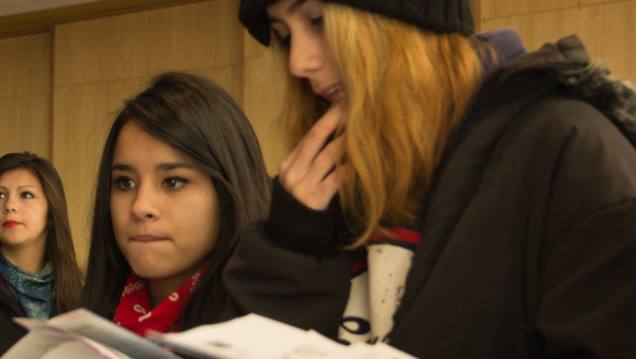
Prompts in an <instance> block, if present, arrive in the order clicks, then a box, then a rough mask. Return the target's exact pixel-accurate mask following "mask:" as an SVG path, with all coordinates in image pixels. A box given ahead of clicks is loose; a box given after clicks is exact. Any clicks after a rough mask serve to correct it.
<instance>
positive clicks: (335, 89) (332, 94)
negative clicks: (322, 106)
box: [322, 84, 342, 103]
mask: <svg viewBox="0 0 636 359" xmlns="http://www.w3.org/2000/svg"><path fill="white" fill-rule="evenodd" d="M341 89H342V85H341V84H338V85H335V86H332V87H330V88H328V89H327V90H326V91H324V92H323V93H322V96H323V97H324V98H326V99H327V100H328V101H329V102H330V103H335V102H339V101H340V100H341V97H342V93H341Z"/></svg>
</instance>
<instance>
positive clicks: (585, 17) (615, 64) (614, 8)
mask: <svg viewBox="0 0 636 359" xmlns="http://www.w3.org/2000/svg"><path fill="white" fill-rule="evenodd" d="M635 17H636V0H631V1H617V2H612V3H603V4H597V5H592V6H583V7H582V8H581V13H580V15H579V26H580V28H579V31H578V33H579V34H580V36H581V38H582V39H583V40H584V42H585V45H586V47H587V49H588V51H589V52H590V54H591V55H592V57H593V59H595V60H598V61H603V62H605V63H606V64H607V66H608V67H609V68H610V69H611V70H612V73H614V74H615V75H617V76H620V77H626V78H628V79H630V80H631V81H632V82H633V83H636V60H635V59H636V22H635V21H634V18H635Z"/></svg>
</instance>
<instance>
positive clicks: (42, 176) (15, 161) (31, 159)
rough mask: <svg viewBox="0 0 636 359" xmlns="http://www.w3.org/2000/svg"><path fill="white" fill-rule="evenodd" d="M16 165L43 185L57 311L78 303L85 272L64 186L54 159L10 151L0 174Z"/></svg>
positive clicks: (3, 161)
mask: <svg viewBox="0 0 636 359" xmlns="http://www.w3.org/2000/svg"><path fill="white" fill-rule="evenodd" d="M15 169H25V170H27V171H29V172H31V173H32V174H33V175H34V176H35V177H36V178H37V179H38V180H39V181H40V184H41V185H42V189H43V190H44V194H45V196H46V201H47V204H48V207H49V211H48V215H47V217H48V221H49V223H50V225H49V226H48V233H47V239H46V257H47V258H48V260H49V261H50V262H51V265H52V266H53V276H54V278H55V312H57V313H62V312H65V311H68V310H71V309H75V308H77V307H78V306H79V293H80V291H81V289H82V272H81V271H80V269H79V267H78V266H77V261H76V257H75V248H74V247H73V238H72V236H71V226H70V224H69V221H68V211H67V208H66V197H65V195H64V186H63V185H62V180H61V179H60V176H59V174H58V173H57V171H56V170H55V167H53V165H52V164H51V162H49V161H47V160H46V159H44V158H41V157H38V156H37V155H35V154H33V153H29V152H22V153H7V154H6V155H4V156H2V157H1V158H0V175H2V174H3V173H5V172H7V171H11V170H15Z"/></svg>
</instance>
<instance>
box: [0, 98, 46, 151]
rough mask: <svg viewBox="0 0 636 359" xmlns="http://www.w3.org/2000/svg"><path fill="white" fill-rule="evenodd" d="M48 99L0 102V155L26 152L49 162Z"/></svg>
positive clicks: (14, 99) (0, 100)
mask: <svg viewBox="0 0 636 359" xmlns="http://www.w3.org/2000/svg"><path fill="white" fill-rule="evenodd" d="M49 107H50V106H49V95H48V94H45V95H34V96H24V97H15V98H11V99H0V128H1V130H0V155H4V154H5V153H7V152H23V151H29V152H33V153H35V154H37V155H38V156H40V157H43V158H46V159H49V160H50V159H51V155H50V152H51V150H50V143H51V142H50V121H49Z"/></svg>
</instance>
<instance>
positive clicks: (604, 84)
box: [224, 37, 636, 359]
mask: <svg viewBox="0 0 636 359" xmlns="http://www.w3.org/2000/svg"><path fill="white" fill-rule="evenodd" d="M634 124H636V99H635V97H634V92H633V91H632V90H630V89H629V88H628V87H626V86H625V85H624V84H623V83H621V82H619V81H614V80H611V79H609V78H608V74H607V71H606V70H604V69H602V68H598V67H594V66H590V65H589V58H588V55H587V54H586V53H585V51H584V47H583V45H582V44H581V42H580V41H579V40H578V39H577V38H576V37H568V38H564V39H562V40H560V41H558V42H557V43H556V44H547V45H545V46H544V47H543V48H541V49H540V50H538V51H536V52H534V53H530V54H527V55H524V56H522V57H519V58H516V59H514V60H511V61H509V62H506V63H505V64H503V65H501V66H500V67H499V68H497V69H496V70H494V71H493V72H492V73H491V74H490V75H489V76H488V77H487V78H486V79H485V80H484V82H483V85H482V87H481V89H480V90H479V92H478V93H477V94H476V96H475V98H474V100H473V103H472V105H471V106H470V108H469V110H468V112H467V115H466V117H465V119H464V120H463V123H462V126H461V128H460V130H459V132H458V134H457V136H456V138H455V140H454V141H453V143H452V145H451V146H450V147H449V150H448V153H447V155H446V157H445V159H444V161H443V163H442V165H441V166H440V168H439V170H438V172H437V176H436V181H435V186H434V188H433V190H432V192H431V194H430V197H429V200H428V201H427V202H426V203H424V204H423V207H424V210H423V211H422V212H423V215H422V217H421V218H420V223H421V243H420V244H419V246H418V247H417V248H416V251H415V256H414V258H413V263H412V267H411V270H410V272H409V276H408V278H407V282H406V292H405V294H404V297H403V299H402V303H401V305H400V307H399V308H398V310H397V313H396V315H395V326H394V329H393V332H392V334H391V339H390V344H391V345H393V346H395V347H397V348H399V349H402V350H404V351H406V352H408V353H411V354H413V355H415V356H417V357H420V358H435V359H437V358H462V359H464V358H488V359H493V358H502V359H504V358H505V359H509V358H635V357H636V151H635V150H634V143H636V127H635V125H634ZM630 140H631V141H633V142H634V143H630ZM335 228H337V219H335V218H334V215H333V213H332V211H331V210H328V211H324V212H313V211H311V210H309V209H307V208H304V207H302V206H301V205H300V204H299V203H297V202H296V201H295V200H294V199H293V198H292V197H291V196H290V195H289V194H287V193H286V192H285V191H284V190H282V189H281V188H280V187H278V188H277V190H276V192H275V195H274V199H273V206H272V213H271V215H270V219H269V221H268V222H265V223H259V224H256V225H254V226H252V227H250V228H248V229H247V230H246V231H245V232H244V233H243V235H242V237H241V238H240V241H239V245H238V248H237V250H236V252H235V254H234V256H233V257H232V258H231V259H230V262H229V263H228V265H227V267H226V270H225V273H224V282H225V284H226V286H227V288H228V290H229V291H230V293H231V295H232V297H233V298H234V300H235V301H236V303H237V305H238V306H239V307H240V309H241V310H243V311H244V312H256V313H260V314H263V315H266V316H269V317H272V318H275V319H278V320H282V321H284V322H288V323H291V324H293V325H297V326H299V327H302V328H313V329H316V330H318V331H320V332H322V333H325V334H327V335H332V336H333V335H335V333H336V331H337V328H338V325H339V324H340V319H341V315H342V312H343V310H344V308H345V305H346V303H347V296H348V293H349V279H350V277H351V272H352V262H351V259H350V255H349V254H348V253H346V252H344V251H341V250H339V249H338V247H337V245H336V243H335V241H334V239H333V238H334V237H335V235H333V233H334V232H335Z"/></svg>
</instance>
